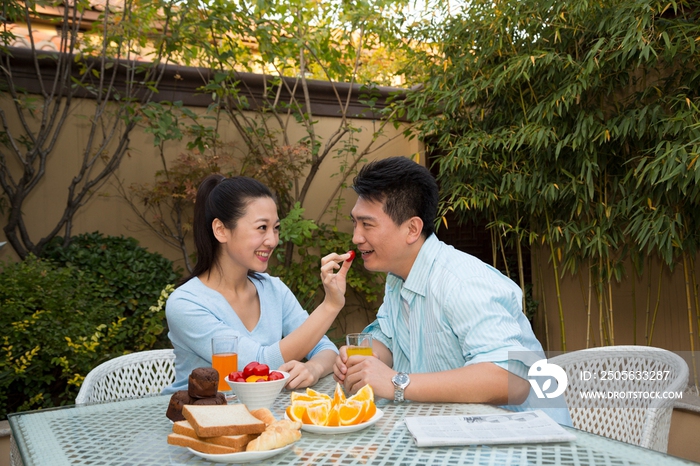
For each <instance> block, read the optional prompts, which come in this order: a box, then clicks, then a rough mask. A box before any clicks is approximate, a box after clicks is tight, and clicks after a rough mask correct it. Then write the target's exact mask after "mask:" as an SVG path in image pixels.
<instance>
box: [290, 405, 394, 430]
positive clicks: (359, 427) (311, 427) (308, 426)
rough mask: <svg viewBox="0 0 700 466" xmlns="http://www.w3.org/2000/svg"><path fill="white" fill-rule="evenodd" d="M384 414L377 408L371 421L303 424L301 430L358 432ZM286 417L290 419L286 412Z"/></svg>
mask: <svg viewBox="0 0 700 466" xmlns="http://www.w3.org/2000/svg"><path fill="white" fill-rule="evenodd" d="M383 415H384V411H382V410H381V409H379V408H377V412H376V413H374V416H372V417H371V418H370V420H369V421H365V422H363V423H362V424H355V425H354V426H337V427H329V426H315V425H313V424H302V425H301V430H305V431H306V432H311V433H313V434H348V433H350V432H356V431H358V430H362V429H365V428H367V427H369V426H372V425H374V424H375V423H376V422H377V421H378V420H380V419H381V418H382V416H383ZM284 417H285V418H287V419H289V418H288V417H287V415H286V414H285V415H284Z"/></svg>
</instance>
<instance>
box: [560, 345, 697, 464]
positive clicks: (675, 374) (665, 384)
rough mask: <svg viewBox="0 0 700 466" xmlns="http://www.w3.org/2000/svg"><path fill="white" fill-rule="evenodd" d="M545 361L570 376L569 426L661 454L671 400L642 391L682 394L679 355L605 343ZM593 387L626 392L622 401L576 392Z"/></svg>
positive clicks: (684, 374)
mask: <svg viewBox="0 0 700 466" xmlns="http://www.w3.org/2000/svg"><path fill="white" fill-rule="evenodd" d="M549 362H550V363H554V364H557V365H559V366H560V367H562V368H563V369H564V370H565V371H566V374H567V376H568V378H569V385H568V387H567V389H566V391H565V392H564V397H565V398H566V404H567V405H568V407H569V411H570V413H571V419H572V420H573V425H574V427H576V428H577V429H581V430H585V431H588V432H592V433H594V434H599V435H603V436H605V437H609V438H613V439H616V440H621V441H623V442H627V443H633V444H635V445H640V446H642V447H645V448H650V449H652V450H657V451H661V452H666V450H667V449H668V432H669V429H670V427H671V414H672V413H673V406H674V404H675V402H676V400H675V399H673V398H656V397H652V396H646V395H645V394H650V393H652V392H654V393H657V392H661V393H663V392H667V393H669V392H682V391H683V390H684V389H685V388H686V385H687V383H688V365H687V364H686V362H685V361H684V360H683V358H681V357H680V356H678V355H677V354H675V353H672V352H671V351H667V350H664V349H661V348H653V347H649V346H606V347H602V348H590V349H585V350H581V351H573V352H570V353H567V354H563V355H561V356H556V357H553V358H550V359H549ZM602 373H605V376H601V374H602ZM630 373H633V374H634V375H633V376H632V377H631V378H633V379H634V380H630V376H629V374H630ZM645 374H646V377H645ZM589 375H590V377H589ZM637 375H639V376H640V377H637ZM659 375H662V376H661V377H659ZM623 378H624V379H625V380H623ZM640 378H641V380H640ZM586 379H587V380H586ZM593 390H596V391H599V392H604V393H606V394H608V393H613V396H614V394H618V395H619V394H620V393H623V392H625V395H624V400H621V399H617V400H611V399H602V398H596V397H583V396H581V393H582V392H591V391H593ZM633 393H637V394H638V395H636V396H635V395H634V394H633Z"/></svg>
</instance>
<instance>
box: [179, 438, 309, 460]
mask: <svg viewBox="0 0 700 466" xmlns="http://www.w3.org/2000/svg"><path fill="white" fill-rule="evenodd" d="M295 443H296V442H295ZM293 446H294V443H290V444H289V445H286V446H284V447H282V448H277V449H275V450H266V451H241V452H239V453H225V454H223V455H222V454H219V455H213V454H211V453H202V452H201V451H196V450H193V449H191V448H189V447H187V449H188V450H189V451H190V452H191V453H192V454H193V455H197V456H199V457H200V458H204V459H206V460H209V461H213V462H215V463H252V462H253V461H262V460H265V459H267V458H272V457H273V456H276V455H279V454H280V453H284V452H285V451H287V450H289V449H290V448H292V447H293Z"/></svg>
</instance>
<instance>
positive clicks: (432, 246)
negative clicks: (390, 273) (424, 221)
mask: <svg viewBox="0 0 700 466" xmlns="http://www.w3.org/2000/svg"><path fill="white" fill-rule="evenodd" d="M439 249H440V240H438V239H437V236H435V234H434V233H433V234H431V235H430V236H428V238H427V239H426V240H425V242H424V243H423V245H422V246H421V248H420V251H418V255H417V256H416V260H415V261H414V262H413V265H412V266H411V271H410V272H409V273H408V277H407V278H406V282H405V283H404V285H403V288H404V289H405V290H409V291H412V292H413V293H416V294H418V295H421V296H425V295H426V289H427V287H428V276H429V275H430V270H431V269H432V268H433V263H434V262H435V256H436V255H437V253H438V250H439ZM397 278H398V277H397Z"/></svg>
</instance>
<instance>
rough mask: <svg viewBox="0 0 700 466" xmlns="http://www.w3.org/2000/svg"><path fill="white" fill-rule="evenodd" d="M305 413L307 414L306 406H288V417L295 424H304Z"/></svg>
mask: <svg viewBox="0 0 700 466" xmlns="http://www.w3.org/2000/svg"><path fill="white" fill-rule="evenodd" d="M304 413H306V405H304V404H291V405H289V406H287V417H288V418H289V419H291V420H292V421H295V422H303V421H302V419H303V418H304Z"/></svg>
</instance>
